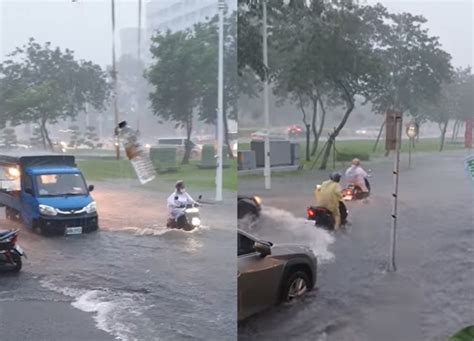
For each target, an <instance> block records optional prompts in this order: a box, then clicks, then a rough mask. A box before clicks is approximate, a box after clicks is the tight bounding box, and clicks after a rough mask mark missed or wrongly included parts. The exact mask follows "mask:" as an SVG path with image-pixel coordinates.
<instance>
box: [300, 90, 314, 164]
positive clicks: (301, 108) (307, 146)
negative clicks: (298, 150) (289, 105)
mask: <svg viewBox="0 0 474 341" xmlns="http://www.w3.org/2000/svg"><path fill="white" fill-rule="evenodd" d="M298 98H299V106H300V110H301V113H302V114H303V124H304V126H305V128H306V161H310V160H311V158H310V156H309V145H310V143H311V131H310V128H311V126H310V125H309V124H308V121H306V111H305V110H304V103H303V99H302V98H301V96H298Z"/></svg>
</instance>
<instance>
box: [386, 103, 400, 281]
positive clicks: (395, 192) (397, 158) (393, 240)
mask: <svg viewBox="0 0 474 341" xmlns="http://www.w3.org/2000/svg"><path fill="white" fill-rule="evenodd" d="M396 129H397V145H396V155H395V164H394V169H393V187H394V190H393V194H392V195H393V208H392V233H391V235H390V239H391V243H390V245H391V250H390V264H389V271H391V272H394V271H397V265H396V262H395V251H396V246H397V214H398V180H399V173H400V145H401V140H402V114H401V113H399V112H398V113H396Z"/></svg>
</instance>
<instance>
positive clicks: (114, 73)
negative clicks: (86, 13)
mask: <svg viewBox="0 0 474 341" xmlns="http://www.w3.org/2000/svg"><path fill="white" fill-rule="evenodd" d="M111 1H112V2H111V5H112V6H111V7H112V8H111V9H112V13H111V14H112V81H113V92H114V115H115V128H117V127H118V124H119V113H118V104H117V96H118V91H117V69H116V63H115V0H111ZM115 138H116V140H115V152H116V157H117V160H120V138H119V136H118V135H116V136H115Z"/></svg>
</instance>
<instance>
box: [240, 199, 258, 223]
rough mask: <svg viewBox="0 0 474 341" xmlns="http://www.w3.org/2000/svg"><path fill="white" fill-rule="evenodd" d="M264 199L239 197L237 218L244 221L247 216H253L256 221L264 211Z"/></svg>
mask: <svg viewBox="0 0 474 341" xmlns="http://www.w3.org/2000/svg"><path fill="white" fill-rule="evenodd" d="M261 205H262V199H261V198H260V197H257V196H243V195H239V196H238V197H237V218H238V219H242V218H244V217H245V216H248V215H249V216H251V217H252V218H254V219H256V218H258V217H259V216H260V211H261V210H262V206H261Z"/></svg>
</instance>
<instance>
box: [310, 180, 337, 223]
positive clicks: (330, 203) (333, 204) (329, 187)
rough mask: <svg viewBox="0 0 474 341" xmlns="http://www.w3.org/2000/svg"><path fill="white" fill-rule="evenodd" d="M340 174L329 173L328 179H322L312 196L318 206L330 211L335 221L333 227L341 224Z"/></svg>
mask: <svg viewBox="0 0 474 341" xmlns="http://www.w3.org/2000/svg"><path fill="white" fill-rule="evenodd" d="M340 181H341V174H339V173H334V174H331V176H330V180H327V181H324V182H323V183H322V184H321V186H318V187H317V188H316V189H315V191H314V197H315V199H316V203H317V205H318V206H319V207H324V208H327V209H328V210H329V211H331V213H332V216H333V217H334V221H335V226H334V228H335V229H338V228H339V227H340V226H341V213H340V210H339V201H340V200H341V192H342V188H341V185H339V182H340Z"/></svg>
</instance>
